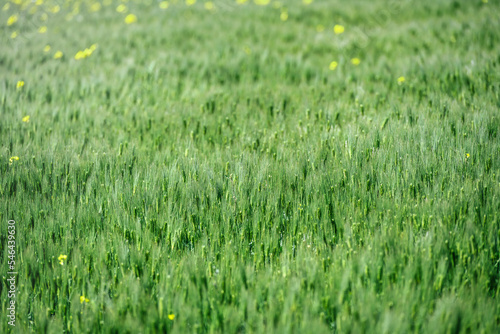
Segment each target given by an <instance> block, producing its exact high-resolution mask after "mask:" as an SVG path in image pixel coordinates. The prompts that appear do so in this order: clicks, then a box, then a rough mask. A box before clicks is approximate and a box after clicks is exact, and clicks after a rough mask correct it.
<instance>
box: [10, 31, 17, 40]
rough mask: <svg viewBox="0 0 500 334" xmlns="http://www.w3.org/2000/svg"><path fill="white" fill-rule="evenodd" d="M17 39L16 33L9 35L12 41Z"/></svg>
mask: <svg viewBox="0 0 500 334" xmlns="http://www.w3.org/2000/svg"><path fill="white" fill-rule="evenodd" d="M16 37H17V31H13V32H12V34H10V38H12V39H14V38H16Z"/></svg>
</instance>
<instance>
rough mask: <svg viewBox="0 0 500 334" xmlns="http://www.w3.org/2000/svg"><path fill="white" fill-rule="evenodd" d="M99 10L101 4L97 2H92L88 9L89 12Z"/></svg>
mask: <svg viewBox="0 0 500 334" xmlns="http://www.w3.org/2000/svg"><path fill="white" fill-rule="evenodd" d="M100 10H101V4H100V3H99V2H94V3H93V4H92V5H91V6H90V11H91V12H94V13H95V12H98V11H100Z"/></svg>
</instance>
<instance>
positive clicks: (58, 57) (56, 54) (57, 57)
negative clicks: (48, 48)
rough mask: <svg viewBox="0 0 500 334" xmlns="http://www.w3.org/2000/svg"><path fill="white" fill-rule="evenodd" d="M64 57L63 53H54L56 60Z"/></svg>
mask: <svg viewBox="0 0 500 334" xmlns="http://www.w3.org/2000/svg"><path fill="white" fill-rule="evenodd" d="M62 56H63V53H62V52H61V51H57V52H56V53H54V59H60V58H62Z"/></svg>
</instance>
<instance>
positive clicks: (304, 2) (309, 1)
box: [302, 0, 313, 5]
mask: <svg viewBox="0 0 500 334" xmlns="http://www.w3.org/2000/svg"><path fill="white" fill-rule="evenodd" d="M312 2H313V0H302V3H303V4H304V5H310V4H311V3H312Z"/></svg>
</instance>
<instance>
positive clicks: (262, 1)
mask: <svg viewBox="0 0 500 334" xmlns="http://www.w3.org/2000/svg"><path fill="white" fill-rule="evenodd" d="M253 2H255V4H256V5H257V6H267V5H269V3H270V2H271V0H253Z"/></svg>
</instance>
